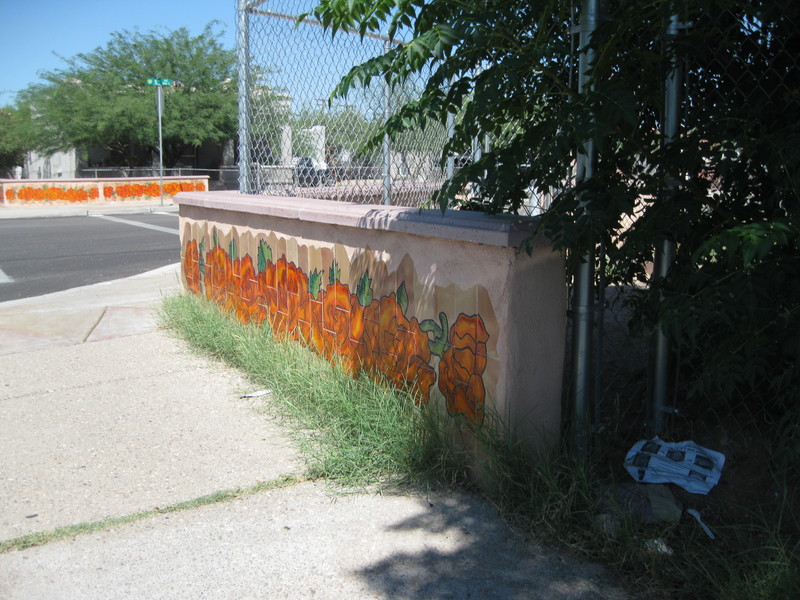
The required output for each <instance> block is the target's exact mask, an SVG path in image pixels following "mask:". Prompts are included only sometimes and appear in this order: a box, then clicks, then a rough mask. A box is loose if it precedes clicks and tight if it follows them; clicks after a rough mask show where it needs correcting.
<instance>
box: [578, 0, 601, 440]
mask: <svg viewBox="0 0 800 600" xmlns="http://www.w3.org/2000/svg"><path fill="white" fill-rule="evenodd" d="M598 10H599V1H598V0H584V2H583V8H582V11H581V24H580V48H581V55H580V58H579V67H578V69H579V73H578V93H579V94H582V93H586V91H587V85H588V77H587V71H588V70H589V68H590V67H591V65H592V63H594V60H595V52H594V50H593V49H591V48H589V47H588V44H589V42H590V40H591V36H592V33H593V32H594V30H595V29H596V28H597V17H598ZM595 156H596V149H595V147H594V142H592V141H591V140H588V141H586V142H585V143H584V145H583V147H582V148H579V149H578V165H577V166H578V168H577V181H578V182H581V181H586V180H588V179H591V178H592V176H593V175H594V165H595ZM593 283H594V252H592V251H589V252H587V253H586V254H585V255H584V256H583V262H582V263H581V265H580V266H579V267H578V270H577V272H576V273H575V283H574V286H573V297H572V318H573V361H572V404H573V410H574V413H573V417H572V419H573V421H572V425H573V436H574V444H575V449H576V450H577V451H578V452H579V453H585V452H586V451H587V449H588V445H589V420H590V415H589V407H590V406H591V405H592V396H593V386H592V381H593V379H592V330H593V323H592V321H593V307H594V299H593V297H592V296H593V289H592V288H593Z"/></svg>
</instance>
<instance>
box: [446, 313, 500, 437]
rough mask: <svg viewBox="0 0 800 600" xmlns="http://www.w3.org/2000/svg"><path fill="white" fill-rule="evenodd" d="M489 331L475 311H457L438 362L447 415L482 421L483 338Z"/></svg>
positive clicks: (484, 355) (484, 349)
mask: <svg viewBox="0 0 800 600" xmlns="http://www.w3.org/2000/svg"><path fill="white" fill-rule="evenodd" d="M488 339H489V334H488V333H486V328H485V327H484V325H483V319H481V318H480V316H478V315H472V316H467V315H464V314H460V315H458V319H456V322H455V323H454V324H453V326H452V327H451V328H450V333H449V336H448V346H447V348H446V349H445V351H444V352H443V353H442V360H441V362H439V390H440V391H441V392H442V394H443V395H444V397H445V398H446V400H447V410H448V412H449V413H450V414H451V415H458V414H460V415H464V416H465V417H466V419H467V421H469V422H470V423H482V422H483V417H484V413H483V407H484V402H485V399H486V390H485V388H484V385H483V378H482V377H481V376H482V375H483V371H484V369H486V341H487V340H488Z"/></svg>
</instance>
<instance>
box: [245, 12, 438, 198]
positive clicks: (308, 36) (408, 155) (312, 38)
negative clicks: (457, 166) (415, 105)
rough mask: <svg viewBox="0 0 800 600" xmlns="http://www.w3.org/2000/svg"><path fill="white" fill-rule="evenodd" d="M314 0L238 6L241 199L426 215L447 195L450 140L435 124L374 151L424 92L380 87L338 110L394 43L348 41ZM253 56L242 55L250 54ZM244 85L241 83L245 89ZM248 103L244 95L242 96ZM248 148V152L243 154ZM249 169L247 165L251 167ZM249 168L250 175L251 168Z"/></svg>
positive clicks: (371, 38) (415, 87) (415, 85)
mask: <svg viewBox="0 0 800 600" xmlns="http://www.w3.org/2000/svg"><path fill="white" fill-rule="evenodd" d="M315 4H316V3H315V2H314V1H313V0H266V1H263V2H258V1H256V2H245V1H240V2H239V4H238V11H239V19H238V23H239V32H238V35H239V45H240V63H241V62H242V61H244V63H245V64H240V70H239V72H240V78H242V77H243V79H244V82H245V85H244V86H243V87H241V88H240V96H241V95H244V96H245V97H244V98H243V99H241V100H240V137H241V138H242V140H243V142H244V144H245V147H244V149H243V150H242V151H241V152H240V154H241V155H242V156H241V157H240V169H241V170H240V190H241V191H243V192H250V193H259V194H264V195H277V196H300V197H309V198H321V199H329V200H344V201H349V202H359V203H383V204H399V205H410V206H419V205H421V204H423V203H424V202H426V201H428V200H429V199H430V198H431V196H432V195H433V193H434V192H435V191H436V190H437V189H438V188H439V187H440V186H441V183H442V181H443V180H444V177H445V171H446V168H445V169H443V168H441V166H440V160H441V156H442V148H443V146H444V144H445V142H446V136H447V132H446V130H445V128H444V127H442V126H441V125H439V126H437V125H435V124H431V125H430V126H429V127H426V129H425V130H424V131H422V130H413V131H408V132H405V133H403V134H402V135H400V136H398V137H397V138H396V139H394V140H389V139H388V137H387V138H384V139H383V140H378V142H379V143H377V144H372V145H369V144H368V142H369V141H370V140H372V139H373V138H375V137H376V135H377V134H378V130H379V127H380V126H381V124H382V123H383V122H384V121H385V120H386V118H387V117H388V116H389V115H391V114H392V111H393V110H395V109H396V108H398V107H399V106H401V105H402V104H404V103H406V102H408V101H409V100H411V99H413V98H414V96H415V95H416V94H419V93H420V92H421V90H422V89H423V87H424V84H425V80H424V76H422V77H420V78H418V79H417V80H415V81H412V82H410V83H408V84H406V85H405V86H403V87H402V88H399V87H396V86H395V87H392V86H389V85H388V84H387V83H386V82H385V81H384V80H383V79H375V80H373V81H372V82H371V83H370V84H369V85H367V86H365V87H364V88H363V89H361V90H358V91H357V92H350V93H349V94H348V95H347V96H346V97H345V98H338V99H335V100H333V102H329V98H330V95H331V92H332V90H333V89H334V88H335V87H336V84H338V83H339V81H340V79H341V78H342V77H343V76H344V75H346V74H347V73H348V72H349V71H350V69H351V68H352V67H354V66H356V65H359V64H362V63H363V62H365V61H366V60H368V59H369V58H372V57H374V56H378V55H380V54H383V53H384V52H385V51H386V50H387V49H388V48H389V47H391V44H392V42H391V41H390V40H389V38H388V37H384V36H375V35H371V34H368V35H365V36H364V37H362V36H360V35H359V34H358V33H356V32H348V31H339V32H337V34H336V35H335V36H333V37H332V36H331V33H330V32H329V31H327V32H326V31H325V30H324V29H323V28H322V27H321V26H320V24H319V23H317V22H315V21H314V20H313V19H311V18H310V17H309V18H307V19H305V20H304V21H302V22H301V23H299V24H298V23H297V17H298V16H300V15H302V14H304V13H307V12H309V11H310V10H311V9H312V8H313V7H314V6H315ZM242 47H243V48H245V49H246V51H245V52H244V53H243V52H242V50H241V48H242ZM241 85H242V84H241V83H240V86H241ZM242 93H243V94H242ZM241 146H242V144H241V143H240V147H241ZM242 159H244V160H242ZM243 165H249V166H250V168H249V169H248V168H246V167H243Z"/></svg>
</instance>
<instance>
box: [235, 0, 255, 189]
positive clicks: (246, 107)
mask: <svg viewBox="0 0 800 600" xmlns="http://www.w3.org/2000/svg"><path fill="white" fill-rule="evenodd" d="M248 4H249V3H248V0H238V3H237V7H236V61H237V67H238V72H239V191H240V192H241V193H242V194H252V193H253V172H252V169H251V157H250V131H251V129H250V116H251V115H250V32H249V27H250V18H249V14H248Z"/></svg>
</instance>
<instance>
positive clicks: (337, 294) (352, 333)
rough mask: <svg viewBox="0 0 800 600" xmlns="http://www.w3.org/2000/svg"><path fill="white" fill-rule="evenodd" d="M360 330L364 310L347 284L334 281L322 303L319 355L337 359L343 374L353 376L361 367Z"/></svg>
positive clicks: (362, 326) (326, 290)
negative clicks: (320, 351) (346, 373)
mask: <svg viewBox="0 0 800 600" xmlns="http://www.w3.org/2000/svg"><path fill="white" fill-rule="evenodd" d="M363 331H364V307H363V306H361V305H360V304H359V303H358V298H356V296H354V295H353V294H351V293H350V288H348V286H347V285H345V284H343V283H341V282H340V281H338V280H334V282H333V283H331V284H330V285H329V286H328V287H327V288H326V289H325V296H324V298H323V300H322V341H323V347H322V355H323V356H325V357H326V358H327V359H329V360H334V358H335V357H336V356H338V357H339V358H340V360H341V361H342V367H344V369H345V371H347V372H348V373H350V374H352V375H356V374H357V373H358V371H359V370H360V368H361V365H360V363H361V359H360V357H359V355H358V354H359V353H358V347H359V342H360V341H361V337H362V335H363Z"/></svg>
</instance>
